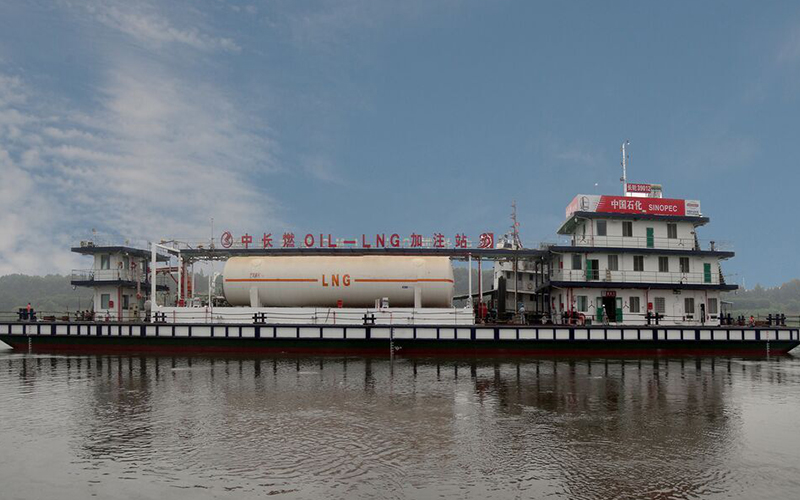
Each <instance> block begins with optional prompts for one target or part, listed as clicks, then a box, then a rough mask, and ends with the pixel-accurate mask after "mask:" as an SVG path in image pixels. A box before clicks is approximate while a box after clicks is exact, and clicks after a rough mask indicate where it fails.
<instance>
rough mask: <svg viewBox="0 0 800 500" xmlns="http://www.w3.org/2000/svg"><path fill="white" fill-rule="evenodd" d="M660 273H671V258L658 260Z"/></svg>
mask: <svg viewBox="0 0 800 500" xmlns="http://www.w3.org/2000/svg"><path fill="white" fill-rule="evenodd" d="M658 272H660V273H668V272H669V257H659V258H658Z"/></svg>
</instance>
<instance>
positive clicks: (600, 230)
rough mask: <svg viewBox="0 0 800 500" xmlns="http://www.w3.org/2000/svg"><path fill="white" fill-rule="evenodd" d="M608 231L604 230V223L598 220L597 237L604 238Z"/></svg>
mask: <svg viewBox="0 0 800 500" xmlns="http://www.w3.org/2000/svg"><path fill="white" fill-rule="evenodd" d="M607 234H608V231H607V229H606V221H604V220H599V221H597V236H606V235H607Z"/></svg>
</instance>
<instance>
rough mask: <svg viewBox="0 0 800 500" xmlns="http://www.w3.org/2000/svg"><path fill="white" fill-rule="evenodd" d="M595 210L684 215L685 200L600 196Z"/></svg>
mask: <svg viewBox="0 0 800 500" xmlns="http://www.w3.org/2000/svg"><path fill="white" fill-rule="evenodd" d="M595 211H596V212H613V213H621V214H650V215H686V205H685V200H673V199H669V198H629V197H626V196H605V195H603V196H601V197H600V202H599V203H598V204H597V209H596V210H595Z"/></svg>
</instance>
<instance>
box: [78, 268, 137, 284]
mask: <svg viewBox="0 0 800 500" xmlns="http://www.w3.org/2000/svg"><path fill="white" fill-rule="evenodd" d="M118 280H121V281H133V282H136V281H139V282H140V283H146V282H147V279H146V276H145V274H144V273H142V272H140V271H132V270H130V269H73V270H72V272H71V273H70V281H118Z"/></svg>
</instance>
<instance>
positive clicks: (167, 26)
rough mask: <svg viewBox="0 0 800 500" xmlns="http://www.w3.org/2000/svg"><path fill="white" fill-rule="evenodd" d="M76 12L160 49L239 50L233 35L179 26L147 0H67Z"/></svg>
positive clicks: (68, 4)
mask: <svg viewBox="0 0 800 500" xmlns="http://www.w3.org/2000/svg"><path fill="white" fill-rule="evenodd" d="M64 4H65V5H67V6H68V7H70V8H72V9H73V10H74V11H76V12H82V13H85V14H88V15H89V16H90V17H91V18H92V19H94V20H96V21H98V22H100V23H101V24H103V25H104V26H106V27H107V28H110V29H113V30H115V31H118V32H120V33H123V34H125V35H127V36H129V37H132V38H133V39H135V40H136V41H138V42H140V43H143V44H145V45H147V46H150V47H153V48H158V47H161V46H163V45H167V44H178V45H185V46H188V47H192V48H195V49H199V50H205V51H213V50H223V51H231V52H238V51H239V50H241V48H240V47H239V45H238V44H237V43H236V42H235V41H234V40H233V39H231V38H227V37H221V36H215V35H212V34H209V33H208V32H207V30H204V29H202V28H201V27H198V26H182V27H178V26H176V25H175V23H174V22H173V21H171V20H170V19H168V17H167V16H166V14H165V13H164V12H163V10H161V9H158V8H157V7H156V6H155V5H154V4H152V3H148V2H138V1H137V2H130V1H124V0H86V1H80V2H73V1H69V0H68V1H65V2H64Z"/></svg>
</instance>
